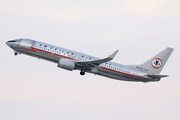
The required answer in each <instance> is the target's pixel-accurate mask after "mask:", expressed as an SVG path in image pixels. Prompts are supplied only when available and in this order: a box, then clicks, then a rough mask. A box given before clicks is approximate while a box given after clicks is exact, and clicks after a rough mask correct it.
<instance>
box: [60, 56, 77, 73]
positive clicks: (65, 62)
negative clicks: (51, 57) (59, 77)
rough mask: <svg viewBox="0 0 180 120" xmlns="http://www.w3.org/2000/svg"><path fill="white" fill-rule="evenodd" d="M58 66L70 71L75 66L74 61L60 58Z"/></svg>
mask: <svg viewBox="0 0 180 120" xmlns="http://www.w3.org/2000/svg"><path fill="white" fill-rule="evenodd" d="M58 67H60V68H63V69H66V70H70V71H72V70H74V68H75V63H74V62H72V61H71V60H69V59H65V58H62V59H60V60H59V63H58Z"/></svg>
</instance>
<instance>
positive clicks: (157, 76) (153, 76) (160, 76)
mask: <svg viewBox="0 0 180 120" xmlns="http://www.w3.org/2000/svg"><path fill="white" fill-rule="evenodd" d="M147 76H148V77H152V78H157V79H159V78H163V77H168V75H147Z"/></svg>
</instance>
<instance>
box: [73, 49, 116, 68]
mask: <svg viewBox="0 0 180 120" xmlns="http://www.w3.org/2000/svg"><path fill="white" fill-rule="evenodd" d="M118 51H119V50H116V51H115V52H114V53H113V54H112V55H110V56H108V57H107V58H104V59H99V60H92V61H76V62H75V64H76V65H77V66H84V67H86V68H88V67H94V66H97V65H100V64H102V63H105V62H108V61H110V60H112V59H113V58H114V57H115V56H116V54H117V53H118Z"/></svg>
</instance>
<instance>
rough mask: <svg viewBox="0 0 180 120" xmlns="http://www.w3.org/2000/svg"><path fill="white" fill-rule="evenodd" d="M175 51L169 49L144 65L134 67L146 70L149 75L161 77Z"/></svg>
mask: <svg viewBox="0 0 180 120" xmlns="http://www.w3.org/2000/svg"><path fill="white" fill-rule="evenodd" d="M173 50H174V49H173V48H170V47H168V48H166V49H165V50H163V51H162V52H160V53H159V54H157V55H156V56H154V57H153V58H151V59H149V60H148V61H147V62H145V63H144V64H141V65H137V66H134V67H136V68H140V69H142V70H146V71H147V72H148V73H151V74H155V75H159V73H160V72H161V70H162V69H163V67H164V65H165V64H166V62H167V60H168V58H169V56H170V55H171V53H172V52H173Z"/></svg>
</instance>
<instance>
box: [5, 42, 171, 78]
mask: <svg viewBox="0 0 180 120" xmlns="http://www.w3.org/2000/svg"><path fill="white" fill-rule="evenodd" d="M6 44H7V45H8V46H9V47H10V48H12V49H13V50H14V55H19V54H25V55H29V56H32V57H36V58H39V59H44V60H48V61H50V62H54V63H57V66H58V67H59V68H62V69H65V70H69V71H72V70H80V75H85V73H86V72H87V73H93V74H95V75H100V76H104V77H108V78H112V79H116V80H123V81H132V82H133V81H134V82H155V81H160V79H161V78H163V77H168V75H159V74H160V72H161V70H162V69H163V67H164V65H165V64H166V62H167V60H168V58H169V57H170V55H171V53H172V52H173V50H174V49H173V48H170V47H167V48H166V49H165V50H163V51H162V52H160V53H159V54H157V55H155V56H154V57H152V58H151V59H149V60H148V61H146V62H145V63H143V64H140V65H122V64H118V63H115V62H112V61H111V60H113V58H114V57H115V56H116V54H117V53H118V51H119V50H116V51H115V52H114V53H113V54H111V55H110V56H108V57H106V58H104V59H99V58H96V57H93V56H90V55H86V54H83V53H79V52H75V51H72V50H68V49H65V48H62V47H57V46H54V45H50V44H47V43H43V42H39V41H35V40H31V39H24V38H20V39H15V40H10V41H7V42H6Z"/></svg>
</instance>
